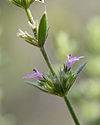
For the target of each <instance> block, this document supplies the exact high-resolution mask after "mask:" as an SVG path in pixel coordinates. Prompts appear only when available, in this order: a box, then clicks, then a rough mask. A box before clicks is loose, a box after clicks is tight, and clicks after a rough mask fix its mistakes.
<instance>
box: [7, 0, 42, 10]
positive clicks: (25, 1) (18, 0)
mask: <svg viewBox="0 0 100 125" xmlns="http://www.w3.org/2000/svg"><path fill="white" fill-rule="evenodd" d="M9 1H11V2H12V3H13V4H15V5H16V6H19V7H22V8H25V9H27V8H29V7H30V5H31V4H32V3H33V2H35V1H38V2H41V3H44V0H9Z"/></svg>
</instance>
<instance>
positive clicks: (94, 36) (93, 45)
mask: <svg viewBox="0 0 100 125" xmlns="http://www.w3.org/2000/svg"><path fill="white" fill-rule="evenodd" d="M88 30H89V47H90V49H91V52H92V53H95V54H96V55H100V54H99V53H100V17H95V18H94V19H93V20H92V21H91V22H90V24H89V25H88Z"/></svg>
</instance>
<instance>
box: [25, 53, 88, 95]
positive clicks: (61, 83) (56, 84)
mask: <svg viewBox="0 0 100 125" xmlns="http://www.w3.org/2000/svg"><path fill="white" fill-rule="evenodd" d="M81 58H84V56H80V57H73V58H71V54H69V55H68V54H67V62H66V63H65V64H64V65H63V67H62V68H60V71H59V76H55V75H52V74H51V73H48V74H41V73H40V72H39V71H38V70H37V69H36V68H34V69H33V71H34V72H35V73H33V74H29V75H27V76H24V77H23V79H30V78H36V79H37V80H38V81H37V83H33V82H30V81H26V83H28V84H30V85H33V86H35V87H37V88H39V89H41V90H42V91H44V92H46V93H50V94H54V95H57V96H64V95H65V94H67V93H68V91H69V90H70V88H71V86H72V85H73V83H74V81H75V80H76V78H77V76H78V73H79V71H78V72H73V71H72V69H71V67H72V65H73V63H74V62H75V61H78V60H79V59H81ZM85 64H86V62H85V63H83V65H81V69H80V67H79V68H78V70H82V69H83V67H84V66H85Z"/></svg>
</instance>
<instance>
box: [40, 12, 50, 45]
mask: <svg viewBox="0 0 100 125" xmlns="http://www.w3.org/2000/svg"><path fill="white" fill-rule="evenodd" d="M47 31H48V28H47V15H46V13H44V14H43V16H42V18H41V20H40V24H39V31H38V42H39V46H40V47H43V45H44V43H45V41H46V37H47Z"/></svg>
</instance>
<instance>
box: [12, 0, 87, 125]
mask: <svg viewBox="0 0 100 125" xmlns="http://www.w3.org/2000/svg"><path fill="white" fill-rule="evenodd" d="M10 1H11V2H12V3H13V4H15V5H17V6H18V7H21V8H23V9H24V10H25V12H26V14H27V17H28V20H29V22H28V23H29V26H30V28H31V29H32V31H33V36H31V35H29V34H28V33H27V32H26V31H25V32H23V31H22V30H19V33H18V36H19V37H21V38H22V39H24V40H25V41H26V42H28V43H30V44H32V45H33V46H36V47H38V48H39V49H40V51H41V53H42V55H43V57H44V59H45V61H46V63H47V65H48V67H49V69H50V72H49V73H46V74H42V73H40V72H39V71H38V70H37V69H36V68H34V69H33V71H34V73H33V74H29V75H27V76H24V77H23V79H30V78H35V79H37V82H36V83H33V82H31V81H26V83H28V84H29V85H32V86H34V87H36V88H38V89H40V90H41V91H43V92H45V93H49V94H53V95H56V96H60V97H62V98H64V100H65V102H66V105H67V106H68V109H69V111H70V114H71V116H72V118H73V120H74V123H75V124H76V125H80V123H79V120H78V118H77V116H76V114H75V112H74V110H73V107H72V105H71V103H70V101H69V99H68V97H67V95H68V92H69V90H70V88H71V87H72V85H73V84H74V82H75V80H76V78H77V77H78V75H79V73H80V71H81V70H82V69H83V68H84V66H85V65H86V63H87V61H85V62H84V63H83V64H82V65H81V66H79V68H78V69H77V70H76V71H73V70H72V65H73V63H74V62H76V61H78V60H79V59H81V58H84V56H80V57H72V58H71V54H67V61H66V63H64V64H63V66H61V68H60V70H59V75H56V73H55V71H54V69H53V67H52V65H51V62H50V60H49V58H48V55H47V53H46V51H45V47H44V45H45V42H46V39H47V36H48V30H49V26H48V21H47V13H46V12H44V13H43V15H42V17H41V19H40V21H37V20H34V19H33V16H32V14H31V11H30V9H29V8H30V5H31V4H32V3H35V1H37V2H40V3H44V0H10Z"/></svg>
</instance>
